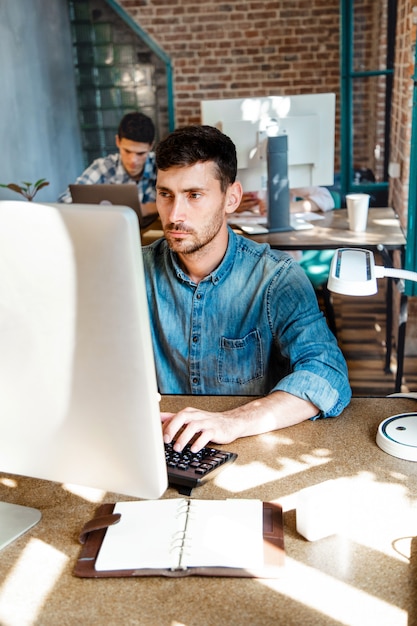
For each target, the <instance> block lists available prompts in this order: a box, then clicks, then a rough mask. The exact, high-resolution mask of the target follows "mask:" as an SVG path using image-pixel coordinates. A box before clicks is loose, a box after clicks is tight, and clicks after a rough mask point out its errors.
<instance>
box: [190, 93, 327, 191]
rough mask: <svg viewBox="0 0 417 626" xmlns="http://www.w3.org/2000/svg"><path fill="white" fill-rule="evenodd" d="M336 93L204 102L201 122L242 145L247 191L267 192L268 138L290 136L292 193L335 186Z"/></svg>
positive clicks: (241, 162) (238, 147) (242, 174)
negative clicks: (318, 187) (294, 189)
mask: <svg viewBox="0 0 417 626" xmlns="http://www.w3.org/2000/svg"><path fill="white" fill-rule="evenodd" d="M335 102H336V98H335V94H333V93H321V94H307V95H295V96H279V95H271V96H267V97H250V98H231V99H224V100H203V101H202V102H201V121H202V123H203V124H208V125H210V126H216V127H217V128H219V129H220V130H222V132H224V133H225V134H226V135H228V136H229V137H230V138H231V139H232V140H233V142H234V143H235V145H236V150H237V157H238V177H239V180H240V181H241V182H242V185H243V189H244V191H258V192H259V191H262V190H265V189H266V187H267V163H266V141H267V137H268V135H270V136H274V135H277V134H285V135H287V137H288V178H289V186H290V188H300V187H313V186H326V185H333V184H334V136H335Z"/></svg>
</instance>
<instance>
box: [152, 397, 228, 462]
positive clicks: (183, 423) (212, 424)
mask: <svg viewBox="0 0 417 626" xmlns="http://www.w3.org/2000/svg"><path fill="white" fill-rule="evenodd" d="M161 420H162V429H163V434H164V441H165V443H171V441H172V440H173V439H175V445H174V449H175V450H178V451H181V450H182V449H183V448H184V446H186V445H187V443H189V442H191V441H192V442H193V443H192V446H191V449H192V451H193V452H198V450H201V448H203V447H204V446H206V445H207V444H208V443H209V442H210V441H212V442H215V443H230V442H231V441H234V440H235V439H236V438H237V437H238V436H239V435H238V433H237V431H238V426H239V424H238V421H239V420H238V419H236V417H232V416H230V415H228V412H225V413H211V412H210V411H201V410H199V409H193V408H191V407H187V408H185V409H182V411H179V413H161ZM234 431H236V432H234Z"/></svg>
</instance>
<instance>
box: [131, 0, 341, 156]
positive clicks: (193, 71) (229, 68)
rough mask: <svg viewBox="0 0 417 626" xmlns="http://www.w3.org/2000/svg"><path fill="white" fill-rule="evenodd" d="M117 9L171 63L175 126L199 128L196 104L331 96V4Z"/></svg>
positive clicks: (334, 75) (193, 2) (172, 3)
mask: <svg viewBox="0 0 417 626" xmlns="http://www.w3.org/2000/svg"><path fill="white" fill-rule="evenodd" d="M120 5H121V6H122V7H123V8H124V9H125V10H126V11H127V12H128V13H129V14H130V15H131V16H132V17H133V19H134V20H135V21H136V22H137V23H138V24H140V26H141V28H143V29H144V30H145V31H146V32H147V33H148V34H149V35H150V36H151V37H152V38H153V39H154V40H155V41H156V43H157V44H158V45H159V46H160V47H161V48H162V49H163V50H164V51H165V52H166V53H167V54H168V55H169V56H170V58H171V59H172V64H173V70H174V96H175V115H176V124H177V125H178V126H179V125H183V124H187V123H198V122H199V121H200V104H199V103H200V100H202V99H217V98H239V97H246V96H258V95H266V94H284V95H285V94H287V95H293V94H301V93H320V92H327V91H329V92H335V93H337V94H339V74H340V70H339V2H338V0H297V2H294V0H281V1H275V2H272V1H270V2H268V1H266V2H261V1H257V0H253V1H251V0H211V1H210V0H208V1H206V2H201V1H199V0H120ZM337 144H338V140H337ZM338 152H339V150H338V148H337V150H336V153H337V154H338Z"/></svg>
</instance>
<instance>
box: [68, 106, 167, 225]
mask: <svg viewBox="0 0 417 626" xmlns="http://www.w3.org/2000/svg"><path fill="white" fill-rule="evenodd" d="M154 140H155V126H154V123H153V122H152V120H151V119H150V118H149V117H148V116H147V115H144V114H143V113H140V112H133V113H127V114H126V115H125V116H124V117H123V118H122V120H121V122H120V124H119V128H118V131H117V135H116V146H117V148H118V150H119V151H118V152H117V153H115V154H109V155H107V156H105V157H102V158H100V159H96V160H95V161H93V163H91V165H89V166H88V167H87V169H86V170H85V171H84V172H83V173H82V174H81V176H79V177H78V178H77V179H76V181H75V183H76V184H77V185H102V184H104V183H107V184H114V185H123V184H126V183H133V184H136V185H137V188H138V196H139V201H140V203H141V208H142V212H143V214H144V215H151V214H153V213H156V206H155V183H156V166H155V154H154V153H153V152H152V151H151V150H152V147H153V143H154ZM58 201H59V202H66V203H70V202H72V198H71V192H70V190H69V188H68V189H67V190H66V191H65V192H64V193H62V194H61V195H60V196H59V198H58Z"/></svg>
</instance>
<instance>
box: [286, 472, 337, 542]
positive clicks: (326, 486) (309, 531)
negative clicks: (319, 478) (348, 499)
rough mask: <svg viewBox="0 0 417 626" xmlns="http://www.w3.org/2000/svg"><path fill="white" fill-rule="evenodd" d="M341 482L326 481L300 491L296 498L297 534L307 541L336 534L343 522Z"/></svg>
mask: <svg viewBox="0 0 417 626" xmlns="http://www.w3.org/2000/svg"><path fill="white" fill-rule="evenodd" d="M344 508H346V507H344V489H343V481H342V480H326V481H325V482H323V483H319V484H318V485H313V486H312V487H306V488H305V489H302V490H301V491H300V492H299V493H298V496H297V508H296V527H297V532H298V533H300V535H302V536H303V537H305V538H306V539H307V540H308V541H317V539H323V538H324V537H328V536H330V535H334V534H336V533H338V532H339V531H340V530H341V528H342V526H343V523H344V522H343V521H344V514H343V509H344Z"/></svg>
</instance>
